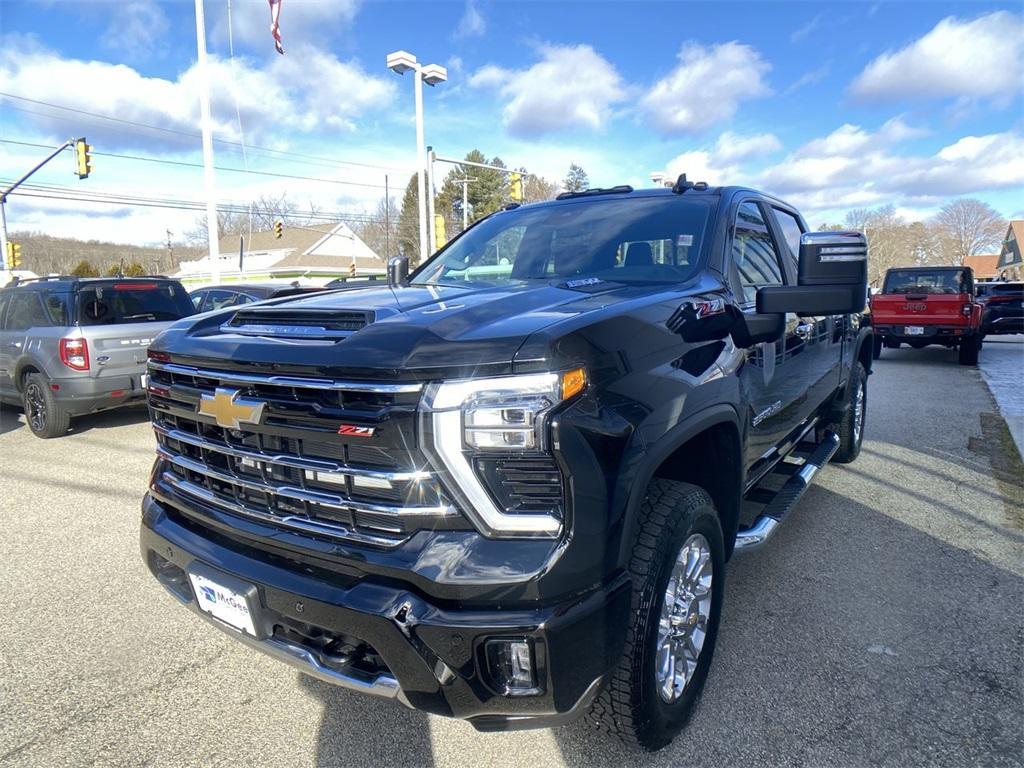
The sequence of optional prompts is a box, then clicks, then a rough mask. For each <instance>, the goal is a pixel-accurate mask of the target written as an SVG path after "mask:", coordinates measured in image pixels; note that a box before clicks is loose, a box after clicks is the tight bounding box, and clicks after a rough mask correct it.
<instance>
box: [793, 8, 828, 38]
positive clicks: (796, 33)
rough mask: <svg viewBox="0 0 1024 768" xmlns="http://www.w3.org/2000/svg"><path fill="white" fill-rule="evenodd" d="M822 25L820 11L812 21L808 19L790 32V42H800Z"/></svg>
mask: <svg viewBox="0 0 1024 768" xmlns="http://www.w3.org/2000/svg"><path fill="white" fill-rule="evenodd" d="M820 25H821V14H820V13H819V14H818V15H817V16H815V17H814V18H813V19H811V20H810V21H806V22H804V23H803V24H801V25H800V26H799V27H797V28H796V29H794V30H793V31H792V32H791V33H790V34H789V42H791V43H798V42H800V41H801V40H803V39H804V38H805V37H807V36H808V35H809V34H811V33H812V32H813V31H814V30H816V29H817V28H818V27H819V26H820Z"/></svg>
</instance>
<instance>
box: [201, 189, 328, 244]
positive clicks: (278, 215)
mask: <svg viewBox="0 0 1024 768" xmlns="http://www.w3.org/2000/svg"><path fill="white" fill-rule="evenodd" d="M321 210H322V209H321V208H320V207H319V206H317V205H316V204H315V203H313V202H312V201H310V202H309V204H308V207H307V208H305V209H300V207H299V204H298V203H296V202H295V201H294V200H292V199H290V198H289V197H288V193H287V192H282V193H281V194H279V195H261V196H260V197H258V198H257V199H255V200H253V201H252V202H251V203H250V204H249V210H248V211H217V236H218V237H224V236H225V235H247V234H248V233H249V232H250V231H252V232H263V231H265V230H268V229H270V228H272V227H273V226H274V222H276V221H283V222H284V224H285V226H288V225H291V226H293V227H294V226H299V227H305V226H309V225H310V224H314V223H316V217H317V214H319V213H320V212H321ZM206 238H207V230H206V214H203V215H202V216H199V217H197V218H196V225H195V227H194V228H193V229H191V230H189V231H188V232H186V233H185V240H186V242H188V243H189V244H190V245H196V246H203V247H205V246H206Z"/></svg>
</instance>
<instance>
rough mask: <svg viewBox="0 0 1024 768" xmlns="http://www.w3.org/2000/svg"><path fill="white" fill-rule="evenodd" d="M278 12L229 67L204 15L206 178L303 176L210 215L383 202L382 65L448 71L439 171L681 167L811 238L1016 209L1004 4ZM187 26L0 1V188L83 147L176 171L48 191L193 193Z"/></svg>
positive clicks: (110, 214)
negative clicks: (885, 221)
mask: <svg viewBox="0 0 1024 768" xmlns="http://www.w3.org/2000/svg"><path fill="white" fill-rule="evenodd" d="M283 2H284V5H283V11H282V17H281V22H282V31H283V35H284V45H285V48H286V50H287V54H286V55H285V56H284V57H281V56H278V55H277V54H276V53H275V52H274V51H273V48H272V45H271V41H270V35H269V32H268V29H267V28H268V24H269V14H268V11H267V4H266V2H265V1H264V0H233V2H232V5H231V10H232V19H231V25H230V30H231V39H232V42H233V45H234V59H233V60H232V59H231V58H230V57H229V39H228V29H229V26H228V20H227V7H228V5H227V0H207V1H206V14H207V28H208V37H209V49H210V53H211V56H212V65H213V66H212V75H213V77H212V79H213V98H214V119H215V124H216V127H217V136H218V138H220V139H223V140H225V141H226V142H233V143H218V144H217V146H216V151H217V164H218V165H221V166H223V167H225V168H228V167H230V168H236V169H242V168H244V167H245V166H246V165H248V168H249V169H250V170H260V171H264V172H266V173H278V174H286V175H292V176H304V177H307V178H305V179H284V178H278V177H274V176H260V175H256V174H246V173H240V172H236V171H224V172H220V173H218V176H217V184H218V197H219V199H220V200H221V201H224V202H234V203H239V202H244V201H247V200H248V199H251V198H252V197H254V196H257V195H260V194H278V193H280V192H284V191H287V192H288V194H289V196H290V197H292V198H293V199H295V200H297V201H299V202H305V201H313V202H315V203H316V204H317V205H318V206H320V207H321V208H322V209H324V210H326V211H345V212H360V211H368V210H372V209H373V208H374V207H375V205H376V201H377V200H378V199H379V197H380V195H381V194H382V193H383V184H384V176H385V174H387V175H388V179H389V183H390V184H391V186H392V187H398V188H400V187H402V186H404V183H405V181H406V180H407V179H408V174H409V173H410V172H411V169H412V167H413V162H414V152H413V148H414V133H413V125H412V121H411V111H412V82H411V78H410V76H408V75H407V76H405V77H404V78H402V77H398V76H396V75H394V74H392V73H390V72H388V71H387V70H386V68H385V66H384V59H385V55H386V54H387V53H388V52H389V51H392V50H396V49H406V50H409V51H411V52H413V53H415V54H416V55H417V56H418V57H419V59H420V61H422V62H425V63H431V62H437V63H439V64H444V65H446V66H447V67H448V69H449V81H448V82H447V83H445V84H443V85H441V86H439V87H438V88H436V89H427V92H426V94H425V104H426V120H427V141H428V143H431V144H433V145H434V146H435V148H436V149H437V151H438V152H439V153H440V154H443V155H447V156H462V155H463V154H464V153H465V152H466V151H468V150H469V149H472V148H474V147H477V148H479V149H481V150H482V151H483V152H485V153H486V154H487V155H490V156H493V155H499V156H501V157H502V159H504V160H505V161H506V163H508V164H510V165H516V166H520V165H521V166H525V167H527V168H529V169H530V170H532V171H535V172H538V173H541V174H543V175H545V176H547V177H549V178H552V179H560V178H561V177H563V176H564V174H565V171H566V169H567V168H568V166H569V163H570V162H577V163H579V164H581V165H582V166H583V167H584V168H585V169H586V170H587V171H588V173H589V175H590V178H591V181H592V182H593V183H594V184H595V185H613V184H617V183H631V184H634V185H635V186H636V185H647V184H649V183H650V173H651V172H652V171H664V172H668V173H670V174H673V175H674V174H675V173H678V172H681V171H686V172H687V173H688V174H689V175H690V177H691V178H698V179H706V180H707V181H709V182H711V183H725V184H728V183H743V184H750V185H753V186H759V187H762V188H764V189H766V190H768V191H770V192H773V193H776V194H778V195H780V196H782V197H784V198H786V199H789V200H791V201H792V202H794V203H795V204H797V205H798V206H800V207H801V209H802V210H803V211H804V212H805V215H806V216H807V218H808V219H809V220H810V222H811V223H812V225H817V224H820V223H822V222H825V221H839V220H841V219H842V216H843V215H844V213H845V211H846V210H848V209H850V208H853V207H875V206H878V205H883V204H887V203H891V204H893V205H895V206H897V208H898V209H899V210H900V211H901V212H902V213H903V214H904V215H906V216H907V217H908V218H911V219H921V218H924V217H927V216H928V215H930V214H932V213H933V212H934V211H935V210H936V209H937V208H938V207H939V206H941V205H942V204H943V203H945V202H946V201H948V200H949V199H951V198H952V197H956V196H961V195H962V196H968V195H969V196H974V197H979V198H982V199H984V200H986V201H988V202H990V203H991V204H992V205H993V206H995V207H996V208H997V209H998V210H999V211H1000V212H1001V213H1002V214H1003V215H1005V216H1014V217H1020V216H1021V215H1024V117H1022V114H1024V110H1022V105H1024V102H1022V96H1021V87H1022V83H1024V21H1022V18H1021V15H1020V6H1019V4H1015V3H1002V4H1000V3H988V2H978V3H972V2H966V3H965V2H961V3H925V2H878V3H876V2H847V3H814V2H754V3H750V2H746V3H741V2H702V3H689V2H663V3H646V2H622V1H620V2H590V3H555V2H517V3H512V2H484V1H482V0H478V1H476V2H462V1H460V2H445V3H431V2H418V3H398V2H358V1H357V0H337V1H336V2H314V1H312V0H309V1H306V2H303V0H283ZM194 23H195V22H194V16H193V4H192V2H187V1H186V0H181V1H179V2H155V1H154V0H124V1H123V2H116V3H115V2H101V1H93V2H72V1H71V0H65V1H51V2H42V1H36V2H19V1H16V0H0V92H3V93H6V94H10V96H0V139H3V140H4V142H0V178H2V179H10V178H11V177H13V176H14V175H16V174H17V172H18V171H20V170H21V169H22V168H23V167H27V166H29V165H31V162H32V159H33V158H34V157H35V156H37V155H39V154H40V153H42V152H44V150H43V149H42V148H41V147H30V146H24V145H22V144H14V143H11V142H27V143H30V144H48V143H59V142H60V141H61V140H63V139H64V138H67V137H68V136H69V135H85V136H87V137H88V138H89V140H90V143H92V144H93V145H94V147H95V148H96V151H97V152H98V153H100V152H106V153H112V154H115V155H130V156H132V157H133V158H140V157H141V158H146V157H149V158H158V159H161V160H173V161H176V162H178V163H183V165H170V164H165V163H155V162H149V161H146V160H139V159H127V158H117V157H110V156H105V155H98V156H97V158H96V171H95V172H94V174H93V175H92V177H90V178H89V179H87V180H83V181H78V180H77V179H76V178H74V177H73V176H71V175H70V164H71V160H70V158H68V159H67V160H66V161H65V160H64V159H62V160H61V162H60V163H59V164H58V165H56V166H54V167H52V168H50V169H47V170H46V171H44V172H43V173H42V174H40V175H39V177H38V178H36V179H34V181H35V182H37V183H39V184H46V185H51V187H56V188H58V189H57V191H56V192H53V194H56V195H59V196H63V195H67V194H77V193H78V192H79V191H85V190H88V191H89V192H90V193H93V194H99V195H110V196H115V195H121V196H123V195H126V194H127V195H132V196H136V197H151V198H160V199H174V200H184V201H198V200H201V199H202V197H201V190H202V177H201V171H200V170H199V169H198V168H195V167H193V165H192V164H195V163H198V162H199V161H200V158H201V155H200V146H199V141H198V138H196V137H195V136H194V135H193V134H194V133H195V132H196V131H197V130H198V103H197V98H196V86H195V84H196V77H195V72H194V69H193V67H194V64H195V55H196V50H195V27H194ZM12 97H19V98H12ZM26 99H33V100H34V101H26ZM37 102H42V103H37ZM47 105H59V106H60V107H68V108H71V109H75V110H81V111H85V112H90V113H94V114H98V115H105V116H107V117H109V118H116V119H117V120H109V119H102V118H97V117H95V116H92V115H85V114H81V112H73V111H69V110H68V109H56V108H54V107H52V106H47ZM239 117H240V118H241V120H240V121H239ZM118 121H130V123H125V122H118ZM239 122H240V125H239ZM132 123H134V124H132ZM139 124H142V125H145V126H156V127H157V128H159V129H160V130H157V129H154V128H146V127H142V125H139ZM243 144H244V146H245V148H246V151H245V153H244V156H243V152H242V149H241V146H240V145H243ZM267 149H269V150H275V151H274V152H267V151H265V150H267ZM282 151H283V152H287V153H292V154H281V153H280V152H282ZM297 154H300V155H306V156H315V157H317V158H324V160H313V159H310V157H297V156H296V155H297ZM313 179H317V180H313ZM399 191H400V190H399ZM111 199H113V198H111ZM195 215H196V214H195V213H194V212H192V211H187V210H173V209H162V208H155V207H149V208H142V207H134V206H132V207H130V206H124V205H120V204H118V205H113V204H104V205H99V204H96V203H85V202H75V201H68V200H52V199H49V200H48V199H41V198H26V197H21V198H14V199H12V201H11V203H10V204H9V206H8V219H9V226H10V228H11V229H12V230H18V229H34V230H43V231H48V232H52V233H54V234H65V235H75V236H81V237H97V238H99V237H102V238H111V239H115V240H119V241H125V242H139V243H148V242H156V241H159V240H160V239H162V238H163V236H164V231H165V230H166V229H168V228H169V229H171V230H172V231H173V232H174V233H175V234H174V236H175V237H176V238H177V237H180V235H181V234H182V233H183V232H184V231H185V230H187V229H188V228H189V227H190V226H192V223H193V221H194V219H195Z"/></svg>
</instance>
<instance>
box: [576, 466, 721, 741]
mask: <svg viewBox="0 0 1024 768" xmlns="http://www.w3.org/2000/svg"><path fill="white" fill-rule="evenodd" d="M640 515H641V518H640V530H639V533H638V536H637V540H636V544H635V545H634V547H633V554H632V557H631V559H630V565H629V569H630V574H631V576H632V579H633V597H632V605H631V615H632V616H633V623H632V625H631V626H630V627H629V629H628V631H627V636H626V642H625V645H624V649H623V654H622V658H621V659H620V661H619V664H618V666H617V667H616V668H615V669H614V670H613V671H612V672H611V675H610V678H609V680H608V683H607V684H606V686H605V689H604V691H603V692H602V693H601V695H600V696H598V698H597V699H596V700H595V701H594V703H593V704H592V705H591V709H590V712H589V715H588V719H589V720H590V721H591V722H592V723H594V724H595V725H596V726H597V727H598V728H600V729H601V730H604V731H607V732H609V733H612V734H614V735H616V736H617V737H618V738H620V739H621V740H622V741H624V742H625V743H626V744H629V745H631V746H634V747H639V748H641V749H645V750H648V751H654V750H657V749H661V748H662V747H664V746H666V745H667V744H668V743H669V742H670V741H672V739H673V738H674V737H675V736H676V734H677V733H679V731H681V730H682V729H683V727H684V726H685V725H686V723H687V722H688V721H689V719H690V716H691V715H692V714H693V711H694V708H695V707H696V705H697V702H698V700H699V698H700V694H701V692H702V691H703V689H704V683H705V681H706V680H707V675H708V669H709V668H710V667H711V658H712V656H713V654H714V650H715V640H716V638H717V636H718V623H719V619H720V616H721V612H722V597H723V594H724V587H725V547H724V543H723V539H722V528H721V524H720V523H719V520H718V514H717V512H716V510H715V505H714V502H713V501H712V500H711V497H710V496H708V494H707V493H706V492H705V491H704V490H703V489H702V488H698V487H697V486H695V485H690V484H688V483H679V482H674V481H671V480H661V479H655V480H652V481H651V484H650V486H649V487H648V489H647V496H646V498H645V499H644V502H643V505H642V506H641V510H640Z"/></svg>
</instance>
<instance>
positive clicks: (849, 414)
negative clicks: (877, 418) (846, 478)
mask: <svg viewBox="0 0 1024 768" xmlns="http://www.w3.org/2000/svg"><path fill="white" fill-rule="evenodd" d="M862 387H863V391H864V395H863V400H862V401H861V408H860V413H859V414H858V412H857V392H858V390H860V389H861V388H862ZM846 400H847V402H846V408H845V410H844V411H843V417H842V419H840V420H839V422H838V423H836V424H835V425H833V429H834V430H835V433H836V434H837V435H838V436H839V449H838V450H837V451H836V453H835V455H834V456H833V457H832V461H834V462H836V463H838V464H849V463H850V462H851V461H853V460H854V459H856V458H857V457H858V456H859V455H860V447H861V445H862V444H863V442H864V425H865V424H866V423H867V415H868V377H867V372H866V371H865V370H864V364H863V363H860V362H856V363H854V364H853V367H852V368H851V369H850V381H849V382H848V383H847V385H846ZM858 418H859V419H860V429H857V423H856V422H857V419H858Z"/></svg>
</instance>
